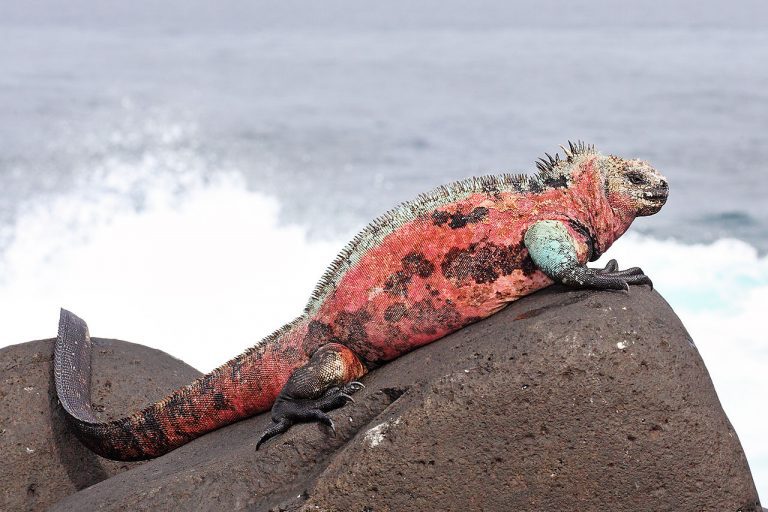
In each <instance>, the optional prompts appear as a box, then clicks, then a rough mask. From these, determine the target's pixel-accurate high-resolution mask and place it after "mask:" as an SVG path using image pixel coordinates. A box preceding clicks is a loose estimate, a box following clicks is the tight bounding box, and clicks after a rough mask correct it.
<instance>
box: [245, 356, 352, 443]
mask: <svg viewBox="0 0 768 512" xmlns="http://www.w3.org/2000/svg"><path fill="white" fill-rule="evenodd" d="M366 372H367V370H366V368H365V366H364V365H363V364H362V362H361V361H360V359H359V358H358V357H357V355H355V353H354V352H353V351H352V350H350V349H349V348H347V347H345V346H344V345H340V344H338V343H329V344H328V345H324V346H322V347H320V348H319V349H318V350H317V352H315V353H314V354H313V355H312V357H311V358H310V360H309V362H308V363H307V364H305V365H304V366H302V367H301V368H298V369H297V370H296V371H294V372H293V374H292V375H291V377H290V378H289V379H288V382H286V383H285V386H283V389H282V390H281V391H280V394H279V395H278V397H277V399H276V400H275V404H274V405H273V406H272V421H273V424H272V425H270V427H269V428H267V429H266V430H265V431H264V433H263V434H262V435H261V437H260V438H259V440H258V442H257V443H256V449H257V450H258V449H259V447H260V446H261V445H262V444H263V443H264V442H265V441H267V440H268V439H270V438H272V437H274V436H276V435H278V434H282V433H283V432H286V431H287V430H288V429H289V428H291V426H292V425H294V424H295V423H305V422H312V421H317V422H320V423H322V424H324V425H327V426H329V427H330V428H331V429H334V430H335V427H334V425H333V421H332V420H331V418H330V417H329V416H328V415H327V414H326V412H327V411H331V410H333V409H336V408H338V407H341V406H342V405H344V404H346V403H347V402H351V401H353V400H352V397H351V396H350V394H351V393H354V392H355V391H359V390H360V389H362V388H363V387H364V386H363V385H362V384H361V383H359V382H357V381H355V380H354V379H358V378H360V377H362V376H363V375H365V373H366Z"/></svg>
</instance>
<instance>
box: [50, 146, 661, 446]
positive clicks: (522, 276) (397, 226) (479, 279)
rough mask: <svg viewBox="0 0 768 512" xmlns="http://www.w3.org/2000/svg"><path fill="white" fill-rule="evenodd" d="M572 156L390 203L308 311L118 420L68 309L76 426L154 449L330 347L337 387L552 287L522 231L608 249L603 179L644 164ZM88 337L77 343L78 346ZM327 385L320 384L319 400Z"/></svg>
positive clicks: (69, 397) (612, 233)
mask: <svg viewBox="0 0 768 512" xmlns="http://www.w3.org/2000/svg"><path fill="white" fill-rule="evenodd" d="M566 155H567V156H568V160H567V161H565V160H559V159H558V160H555V161H554V162H552V161H550V164H546V163H545V165H544V167H546V169H544V168H542V171H543V172H542V174H540V175H539V177H538V178H530V179H527V178H521V177H518V178H514V179H513V178H511V177H509V176H506V177H504V178H503V179H502V178H486V179H477V180H474V181H472V182H471V183H469V182H463V183H465V184H464V185H462V186H454V187H453V188H450V187H449V188H448V189H441V190H438V191H436V192H435V193H433V195H432V196H431V198H430V196H423V197H421V198H420V199H417V200H416V201H414V202H413V203H410V206H408V205H404V206H401V207H400V208H399V209H396V210H393V212H391V213H390V214H389V216H388V217H386V216H385V218H384V221H385V222H381V223H379V224H378V225H377V224H376V223H374V224H372V225H371V226H373V227H369V231H368V235H369V236H368V238H367V239H366V240H367V242H359V243H357V244H355V242H354V241H353V243H352V244H351V245H350V246H348V248H347V249H346V251H347V252H346V253H344V252H343V253H342V255H340V257H339V259H338V260H337V262H336V263H335V264H334V265H335V267H332V269H331V270H330V271H329V274H327V275H326V277H325V278H324V282H321V285H319V286H318V289H317V290H316V292H315V295H313V299H312V300H311V301H310V304H309V305H308V306H307V310H306V312H305V314H304V315H302V316H300V317H299V318H298V319H297V320H295V321H294V322H292V323H291V324H289V325H287V326H285V327H284V328H282V329H281V330H279V331H277V332H276V333H275V334H273V335H272V336H270V337H268V338H267V339H265V340H263V341H262V342H261V343H260V344H259V345H257V346H255V347H254V348H252V349H250V350H248V351H247V352H245V353H244V354H242V355H240V356H238V357H236V358H235V359H232V360H231V361H229V362H228V363H226V364H224V365H223V366H221V367H219V368H217V369H216V370H214V371H213V372H211V373H210V374H208V375H205V376H203V377H201V378H200V379H198V380H196V381H195V382H193V383H192V384H190V385H189V386H186V387H184V388H181V389H179V390H177V391H176V392H174V393H173V394H172V395H170V396H169V397H167V398H166V399H164V400H162V401H160V402H157V403H155V404H153V405H151V406H149V407H147V408H146V409H144V410H143V411H141V412H138V413H136V414H134V415H132V416H129V417H126V418H122V419H119V420H115V421H112V422H105V423H102V422H99V421H98V420H97V419H96V418H95V417H94V415H93V414H92V412H91V410H90V403H89V401H88V400H89V398H88V394H89V392H88V390H87V389H86V388H87V385H86V383H85V379H86V378H88V379H89V378H90V368H89V364H90V363H89V362H88V363H86V362H84V361H83V359H84V358H85V357H86V356H87V355H88V354H86V353H85V352H83V353H82V354H75V355H74V356H73V358H74V359H73V360H69V359H67V357H68V356H67V354H66V352H67V350H69V349H70V348H72V347H73V345H72V343H71V341H69V340H71V339H72V338H78V337H79V338H87V328H86V327H85V324H84V323H82V325H79V324H78V322H82V321H81V320H79V319H77V317H74V315H71V314H69V315H70V317H69V319H68V320H67V322H70V323H71V324H72V325H69V324H67V322H65V321H64V314H63V316H62V326H60V335H59V341H58V342H57V351H58V352H60V353H61V356H60V357H59V356H58V355H57V358H58V359H57V365H56V377H57V389H58V392H59V396H60V398H61V400H62V404H63V405H64V407H65V409H66V410H67V411H68V412H69V414H70V419H71V421H72V423H73V425H74V426H75V430H76V432H77V433H78V435H79V437H80V438H81V439H82V441H83V442H84V443H85V444H86V445H87V446H88V447H89V448H91V449H92V450H94V451H95V452H96V453H99V454H100V455H103V456H105V457H109V458H114V459H120V460H135V459H145V458H151V457H156V456H159V455H162V454H163V453H166V452H168V451H170V450H172V449H174V448H176V447H178V446H180V445H183V444H185V443H187V442H189V441H190V440H192V439H194V438H195V437H198V436H200V435H202V434H204V433H206V432H209V431H211V430H214V429H217V428H219V427H222V426H224V425H227V424H229V423H232V422H234V421H237V420H240V419H243V418H247V417H249V416H252V415H254V414H257V413H260V412H264V411H267V410H269V408H270V407H271V406H272V405H273V403H275V400H276V399H277V398H278V395H279V394H280V391H281V390H282V389H283V388H284V386H286V383H287V382H288V381H289V378H290V377H291V375H292V374H294V372H295V371H296V370H297V369H299V368H301V367H304V366H305V365H307V364H308V363H309V362H310V358H311V356H312V355H313V354H316V353H317V351H318V349H320V348H321V347H341V346H343V347H341V349H340V350H336V349H334V350H335V352H334V353H336V354H337V355H338V358H339V362H338V364H337V365H336V366H335V367H334V370H333V371H334V372H335V373H333V382H335V383H336V385H339V384H343V383H345V382H350V381H353V380H356V379H358V378H360V377H361V376H363V375H364V374H365V373H366V372H367V371H368V370H369V369H371V368H374V367H376V366H378V365H381V364H383V363H385V362H386V361H390V360H392V359H394V358H396V357H398V356H400V355H402V354H404V353H406V352H409V351H411V350H414V349H415V348H418V347H420V346H422V345H425V344H427V343H431V342H432V341H435V340H437V339H439V338H441V337H443V336H445V335H447V334H449V333H451V332H453V331H455V330H457V329H459V328H461V327H463V326H465V325H467V324H469V323H472V322H475V321H477V320H479V319H481V318H485V317H488V316H489V315H492V314H493V313H495V312H497V311H499V310H500V309H502V308H503V307H504V306H505V305H507V304H508V303H509V302H511V301H514V300H516V299H518V298H520V297H522V296H525V295H528V294H530V293H532V292H535V291H537V290H539V289H541V288H544V287H546V286H548V285H550V284H552V282H553V281H552V279H550V277H548V276H547V275H545V274H544V273H543V272H542V271H541V270H539V269H537V267H536V265H535V264H534V263H533V261H532V260H531V257H530V256H529V254H528V250H527V249H526V246H525V244H524V241H523V238H524V236H525V233H526V231H527V230H528V228H529V227H530V226H531V225H532V224H534V223H535V222H537V221H540V220H555V221H562V222H563V224H564V225H565V226H566V227H567V229H568V232H569V233H570V235H571V237H572V238H573V244H574V247H575V250H576V254H577V258H578V262H579V264H581V265H585V264H586V263H587V261H588V260H590V259H596V258H597V256H599V255H600V254H602V253H603V252H604V251H605V250H607V249H608V247H610V245H611V244H612V243H613V242H614V241H615V240H616V239H617V238H618V237H619V236H621V235H622V234H623V233H624V232H625V231H626V230H627V228H628V227H629V225H630V224H631V222H632V221H633V220H634V218H635V216H636V215H637V214H638V211H640V208H639V207H638V206H637V205H636V204H635V203H633V200H632V198H631V197H630V196H629V195H627V194H626V193H625V192H624V190H623V189H622V187H621V186H618V185H616V184H615V183H613V182H606V176H610V175H611V173H617V172H626V169H628V168H629V167H631V166H632V165H635V164H636V165H640V164H642V165H646V166H647V164H644V163H637V161H627V160H622V159H619V158H618V157H603V156H602V155H599V154H598V153H597V152H595V151H594V150H593V149H592V148H591V147H589V146H583V145H581V146H571V151H570V152H569V151H567V150H566ZM540 168H541V166H540ZM649 169H650V168H649ZM653 172H655V171H653ZM659 176H660V175H659ZM558 178H562V179H560V180H559V181H558ZM467 183H469V184H467ZM612 183H613V184H612ZM664 185H665V186H666V183H664ZM425 197H426V198H427V199H425ZM617 205H621V206H620V207H617ZM406 206H407V207H406ZM403 212H405V213H403ZM414 212H415V213H414ZM643 214H648V213H643ZM366 244H367V245H366ZM78 328H79V329H81V330H83V332H82V333H80V331H78V330H77V329H78ZM330 344H336V345H330ZM86 345H87V343H81V344H79V345H78V346H77V347H85V348H82V350H83V351H85V350H87V346H86ZM65 346H66V347H68V348H67V349H66V350H65V348H64V347H65ZM77 347H74V350H77ZM344 347H346V349H345V348H344ZM347 349H349V350H347ZM59 359H61V360H59ZM86 364H87V365H88V367H85V366H86ZM325 382H326V381H323V383H325ZM329 386H330V384H328V385H326V384H321V385H316V386H315V388H317V389H314V388H313V390H312V392H313V397H316V396H318V394H319V393H322V392H323V391H324V390H325V389H327V387H329ZM83 389H86V391H85V392H82V391H81V390H83Z"/></svg>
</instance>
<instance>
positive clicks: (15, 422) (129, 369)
mask: <svg viewBox="0 0 768 512" xmlns="http://www.w3.org/2000/svg"><path fill="white" fill-rule="evenodd" d="M94 345H95V346H94V357H93V400H94V405H95V409H96V410H97V411H102V410H103V411H105V412H108V413H109V414H110V416H104V415H102V417H103V418H105V419H107V418H110V417H112V416H119V415H122V414H126V413H129V412H133V411H134V410H135V409H136V408H138V407H143V406H144V405H146V404H147V403H148V402H150V401H154V400H157V399H159V398H162V397H163V396H165V395H166V394H167V393H168V391H169V390H171V389H173V388H176V387H179V386H182V385H184V384H186V383H188V382H190V381H191V380H193V379H195V378H196V377H197V376H198V375H200V373H199V372H198V371H197V370H195V369H194V368H192V367H191V366H189V365H187V364H185V363H183V362H182V361H179V360H178V359H174V358H173V357H171V356H169V355H167V354H165V353H163V352H160V351H159V350H154V349H151V348H148V347H144V346H142V345H136V344H134V343H126V342H124V341H116V340H103V339H99V338H94ZM52 360H53V340H41V341H31V342H29V343H22V344H20V345H13V346H10V347H6V348H3V349H2V350H0V372H2V373H1V374H0V459H1V460H2V463H0V490H2V492H0V510H3V511H13V510H45V509H47V508H48V507H50V506H51V505H52V504H54V503H56V502H57V501H59V500H60V499H62V498H63V497H65V496H68V495H70V494H72V493H74V492H77V491H79V490H80V489H84V488H85V487H88V486H89V485H93V484H95V483H97V482H100V481H101V480H104V479H106V478H109V477H111V476H113V475H116V474H118V473H120V472H122V471H125V470H126V469H129V468H131V467H134V466H136V465H137V463H125V462H113V461H108V460H106V459H102V458H101V457H98V456H96V455H94V454H93V453H91V452H90V451H89V450H88V449H87V448H85V447H84V446H83V445H81V444H80V442H79V441H78V440H77V438H76V437H75V436H74V435H72V433H71V432H70V431H69V430H68V428H67V423H66V421H65V416H64V414H63V411H62V409H61V406H60V405H59V403H58V400H57V398H56V393H55V387H54V383H53V369H52V363H53V361H52Z"/></svg>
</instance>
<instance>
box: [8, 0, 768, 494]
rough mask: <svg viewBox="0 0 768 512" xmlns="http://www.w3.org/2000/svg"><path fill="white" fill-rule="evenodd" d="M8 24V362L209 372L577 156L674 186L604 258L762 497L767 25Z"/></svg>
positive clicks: (304, 9) (303, 20)
mask: <svg viewBox="0 0 768 512" xmlns="http://www.w3.org/2000/svg"><path fill="white" fill-rule="evenodd" d="M412 4H414V3H413V2H405V1H398V2H384V3H380V2H379V3H363V2H352V1H350V2H347V1H341V0H333V1H327V2H297V1H284V2H279V3H277V2H276V3H254V2H232V3H228V4H227V6H226V7H222V6H219V5H217V6H216V7H215V8H214V7H212V5H213V4H208V3H204V2H165V3H162V4H157V3H155V2H143V1H142V2H131V3H130V4H126V3H123V2H109V1H107V2H99V3H91V2H79V1H73V2H68V3H67V4H66V6H64V5H57V4H53V3H51V4H47V3H45V2H35V3H33V2H25V3H16V2H5V1H0V37H1V38H2V42H3V44H2V45H0V114H2V115H0V183H1V184H2V187H1V188H0V345H9V344H13V343H19V342H23V341H27V340H31V339H35V338H47V337H52V336H54V335H55V332H56V324H57V320H58V308H59V307H60V306H63V307H66V308H69V309H71V310H73V311H74V312H76V313H77V314H80V315H82V316H83V317H84V318H85V319H86V320H87V321H88V323H89V326H90V328H91V333H92V334H93V335H95V336H101V337H115V338H121V339H127V340H131V341H134V342H139V343H144V344H147V345H151V346H154V347H157V348H160V349H162V350H165V351H166V352H169V353H171V354H172V355H174V356H176V357H179V358H181V359H183V360H185V361H186V362H188V363H190V364H192V365H193V366H195V367H197V368H198V369H200V370H210V369H212V368H213V367H215V366H217V365H219V364H221V363H222V362H224V361H226V360H227V359H229V358H231V357H232V356H233V355H235V354H237V353H239V352H241V351H242V350H244V349H245V348H247V347H249V346H250V345H252V344H254V343H255V342H257V341H258V340H259V339H260V338H261V337H262V336H264V335H266V334H268V333H269V332H271V331H272V330H274V329H276V328H278V327H280V326H281V325H282V324H283V323H285V322H288V321H290V320H291V319H293V318H294V317H295V316H296V315H297V314H299V313H300V312H301V310H302V308H303V306H304V303H305V301H306V299H307V297H308V295H309V293H310V292H311V290H312V288H313V287H314V284H315V282H316V281H317V279H318V278H319V276H320V275H321V274H322V272H323V271H324V269H325V267H326V265H327V264H328V263H329V262H330V261H331V260H332V258H333V257H334V255H335V254H336V253H337V251H338V250H339V249H340V248H341V247H342V246H343V245H344V243H345V242H346V241H347V240H348V239H349V238H350V237H351V236H352V235H353V234H354V233H355V232H356V231H357V230H359V229H360V228H362V227H363V226H364V225H365V224H366V223H367V221H368V220H370V219H371V218H373V217H375V216H376V215H378V214H380V213H382V212H383V211H385V210H386V209H388V208H390V207H392V206H394V205H395V204H397V203H398V202H400V201H403V200H407V199H410V198H412V197H413V196H414V195H416V194H417V193H419V192H422V191H425V190H428V189H430V188H432V187H434V186H436V185H439V184H441V183H446V182H449V181H452V180H455V179H460V178H463V177H466V176H469V175H477V174H488V173H496V172H502V171H503V172H507V171H514V172H526V171H527V172H531V171H532V170H533V169H534V166H533V160H534V159H535V158H537V157H539V156H542V154H543V152H544V151H548V152H550V153H552V152H554V151H556V150H557V144H560V143H565V142H566V141H567V140H569V139H571V140H574V139H579V138H580V139H584V140H586V141H588V142H590V143H594V144H596V145H597V146H598V149H600V150H602V151H603V152H606V153H615V154H618V155H622V156H631V157H640V158H643V159H647V160H649V161H650V162H652V163H653V165H655V166H656V167H657V168H658V169H659V170H660V171H661V172H662V173H664V174H665V175H666V176H667V177H668V178H669V182H670V186H671V194H670V199H669V202H668V204H667V205H666V206H665V207H664V209H663V210H662V211H661V212H660V213H659V214H658V215H657V216H653V217H649V218H641V219H638V220H637V221H636V222H635V225H633V227H632V229H631V232H630V233H629V234H627V235H626V236H625V237H623V238H622V239H620V240H619V241H618V242H617V243H616V244H615V245H614V247H613V248H612V249H611V250H610V251H609V253H608V255H607V257H616V258H617V259H618V260H619V262H620V264H621V265H622V266H633V265H641V266H642V267H643V269H644V270H645V271H646V272H647V273H648V274H649V275H650V276H651V277H652V278H653V280H654V283H655V285H656V288H657V289H658V290H659V291H660V293H662V294H663V295H664V297H665V298H666V299H667V300H668V301H669V302H670V304H671V305H672V306H673V307H674V309H675V311H676V312H677V313H678V315H679V316H680V317H681V318H682V320H683V322H684V323H685V325H686V327H687V328H688V330H689V331H690V333H691V335H692V337H693V339H694V341H695V342H696V345H697V347H698V349H699V351H700V352H701V354H702V357H703V358H704V360H705V362H706V364H707V368H708V369H709V371H710V373H711V375H712V379H713V381H714V383H715V386H716V388H717V391H718V394H719V396H720V398H721V400H722V403H723V407H724V408H725V410H726V412H727V414H728V416H729V418H730V419H731V421H732V423H733V424H734V426H735V428H736V431H737V432H738V434H739V437H740V439H741V442H742V444H743V446H744V449H745V451H746V453H747V456H748V459H749V462H750V465H751V467H752V470H753V474H754V477H755V481H756V484H757V486H758V488H759V490H760V492H761V494H762V496H763V497H764V498H765V497H766V496H768V443H766V442H765V438H766V430H765V427H764V425H766V424H768V412H766V409H765V406H764V397H765V396H766V395H768V379H766V378H765V377H764V369H765V367H766V365H768V342H767V340H766V336H765V334H764V333H765V331H766V329H765V322H766V318H765V314H764V311H765V309H766V306H768V257H767V256H766V250H768V215H766V214H768V201H766V199H765V198H766V195H768V185H767V184H766V178H768V172H767V171H768V169H766V165H768V164H766V162H768V143H766V139H765V134H766V132H768V66H766V65H765V63H766V62H768V31H767V30H766V28H767V27H768V8H766V4H765V3H764V2H760V1H757V0H754V1H751V2H740V3H738V4H734V3H728V4H727V5H726V3H724V2H723V3H719V2H714V1H708V2H700V1H695V2H694V1H682V2H675V3H672V2H661V1H660V0H659V1H656V2H644V3H642V4H641V5H629V4H627V3H618V2H608V1H602V0H601V1H593V2H590V1H581V2H573V1H569V2H566V1H564V0H563V1H543V2H538V1H537V2H532V1H531V2H515V3H512V2H503V1H484V2H482V1H479V2H472V3H471V4H463V3H459V2H445V1H441V2H432V1H425V2H419V3H418V4H417V5H412Z"/></svg>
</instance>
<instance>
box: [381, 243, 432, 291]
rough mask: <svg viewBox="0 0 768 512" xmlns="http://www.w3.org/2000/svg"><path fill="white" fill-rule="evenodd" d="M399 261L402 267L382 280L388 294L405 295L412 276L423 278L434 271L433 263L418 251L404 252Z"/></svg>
mask: <svg viewBox="0 0 768 512" xmlns="http://www.w3.org/2000/svg"><path fill="white" fill-rule="evenodd" d="M400 263H401V264H402V265H403V268H402V269H401V270H398V271H397V272H394V273H393V274H390V275H389V277H387V279H386V280H385V281H384V291H385V292H387V293H389V294H390V295H395V296H400V297H407V296H408V285H409V284H410V282H411V280H412V279H413V276H419V277H421V278H422V279H424V278H427V277H429V276H431V275H432V273H433V272H434V271H435V264H434V263H432V262H431V261H429V260H428V259H427V258H426V257H425V256H424V254H422V253H420V252H411V253H408V254H406V255H405V256H403V259H402V260H400Z"/></svg>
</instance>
